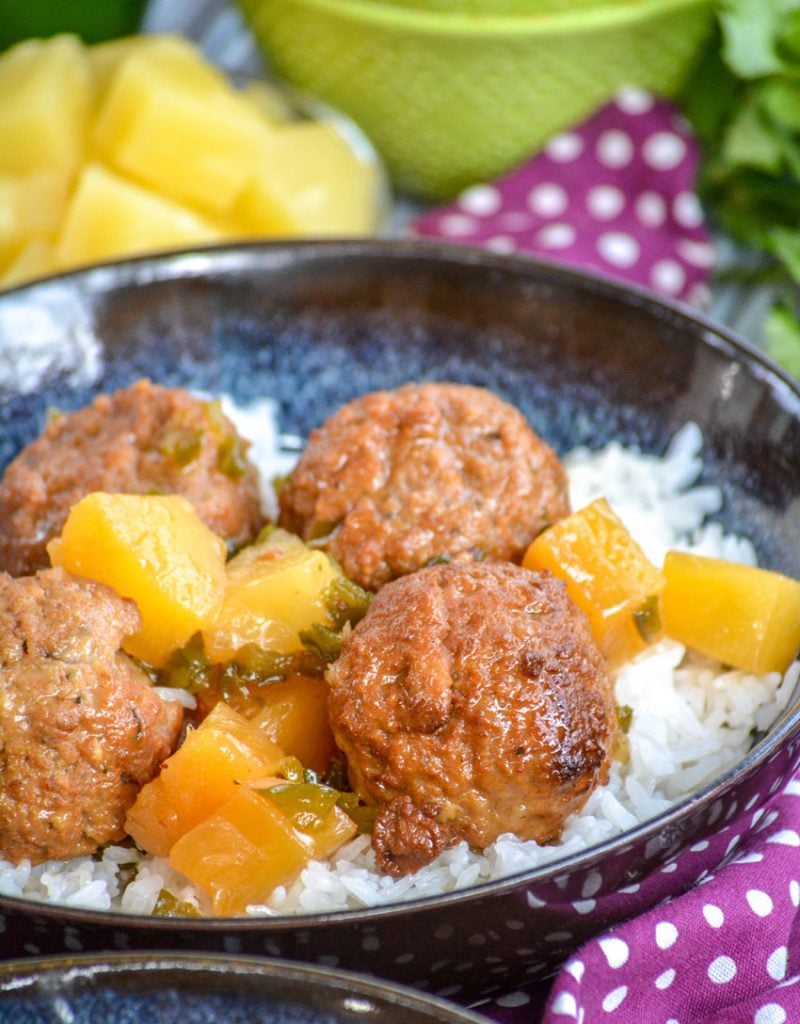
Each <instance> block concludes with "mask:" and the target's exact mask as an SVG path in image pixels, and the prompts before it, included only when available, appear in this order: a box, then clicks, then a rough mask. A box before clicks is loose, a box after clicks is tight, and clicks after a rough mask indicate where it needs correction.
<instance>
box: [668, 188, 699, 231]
mask: <svg viewBox="0 0 800 1024" xmlns="http://www.w3.org/2000/svg"><path fill="white" fill-rule="evenodd" d="M672 216H673V217H674V218H675V220H676V221H677V222H678V223H679V224H680V226H681V227H682V228H699V227H700V225H701V224H702V223H703V207H702V206H701V205H700V200H699V199H698V198H697V196H696V195H695V194H694V192H679V193H678V194H677V195H676V196H675V198H674V199H673V201H672Z"/></svg>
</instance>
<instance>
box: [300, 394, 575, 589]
mask: <svg viewBox="0 0 800 1024" xmlns="http://www.w3.org/2000/svg"><path fill="white" fill-rule="evenodd" d="M280 509H281V523H282V525H283V526H285V527H287V528H288V529H289V530H293V531H294V532H295V533H299V534H300V535H301V536H302V537H304V538H305V539H306V540H309V539H312V538H320V537H324V535H326V534H328V533H329V534H330V535H329V536H328V537H327V539H323V540H321V543H322V544H324V546H325V548H326V550H327V551H328V552H329V553H330V554H331V555H333V556H334V558H336V559H337V560H338V561H339V562H340V563H341V564H342V567H343V568H344V571H345V573H346V574H347V575H348V576H349V577H350V578H351V579H353V580H355V581H356V582H357V583H359V584H360V585H361V586H362V587H366V588H367V589H369V590H377V589H378V587H380V586H381V585H382V584H384V583H386V582H387V581H388V580H390V579H394V578H395V577H396V576H402V575H403V574H404V573H407V572H412V571H413V570H414V569H419V568H420V567H422V566H423V565H426V564H428V563H430V562H431V561H433V560H434V559H436V558H440V557H444V556H449V557H450V558H457V559H466V558H473V557H478V558H490V559H498V560H502V559H507V560H511V561H519V560H520V559H521V557H522V555H523V554H524V552H525V548H526V547H527V546H528V544H530V542H531V541H532V540H533V538H534V537H535V536H536V535H537V534H538V533H540V532H541V531H542V530H543V529H544V528H545V527H546V526H549V525H551V524H552V523H554V522H556V521H557V520H559V519H561V518H563V516H565V515H566V514H567V513H568V512H569V502H568V498H567V479H566V474H565V472H564V469H563V467H562V465H561V463H560V462H559V460H558V458H557V457H556V455H555V454H554V452H553V451H551V449H550V448H549V447H548V446H547V445H546V444H545V443H544V441H542V440H541V438H539V437H538V436H537V435H536V434H535V433H534V432H533V431H532V430H531V428H530V427H529V426H528V424H527V422H526V420H525V418H524V417H523V416H522V414H521V413H520V412H519V410H517V409H515V408H514V407H513V406H511V405H509V404H508V403H506V402H504V401H502V400H501V399H500V398H498V397H497V396H496V395H494V394H492V393H491V392H489V391H486V390H484V389H482V388H474V387H468V386H466V385H460V384H407V385H405V386H404V387H401V388H399V389H398V390H397V391H377V392H374V393H372V394H369V395H364V396H363V397H361V398H357V399H355V400H354V401H352V402H350V403H348V404H347V405H345V406H343V407H342V408H341V409H339V411H338V412H336V413H335V414H334V415H333V416H332V417H331V418H330V419H329V420H328V421H327V422H326V423H324V424H323V426H322V427H320V428H319V429H317V430H315V431H314V432H313V433H312V434H311V438H310V439H309V443H308V446H307V448H306V450H305V453H304V454H303V456H302V458H301V459H300V462H299V463H298V465H297V467H296V468H295V470H294V472H293V473H292V474H291V476H290V477H289V480H288V481H287V483H286V484H285V486H284V487H283V488H282V490H281V494H280Z"/></svg>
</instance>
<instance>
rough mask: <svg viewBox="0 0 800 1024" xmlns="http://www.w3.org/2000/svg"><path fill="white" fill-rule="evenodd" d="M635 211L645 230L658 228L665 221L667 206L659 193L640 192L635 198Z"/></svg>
mask: <svg viewBox="0 0 800 1024" xmlns="http://www.w3.org/2000/svg"><path fill="white" fill-rule="evenodd" d="M635 209H636V216H637V217H638V218H639V220H640V222H641V223H642V224H643V225H644V226H645V227H646V228H660V227H661V225H662V224H663V223H664V221H665V220H666V219H667V204H666V201H665V199H664V197H663V196H662V195H661V193H660V192H642V194H641V195H639V196H637V197H636V203H635Z"/></svg>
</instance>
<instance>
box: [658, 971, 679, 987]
mask: <svg viewBox="0 0 800 1024" xmlns="http://www.w3.org/2000/svg"><path fill="white" fill-rule="evenodd" d="M674 980H675V968H674V967H670V968H669V970H667V971H664V973H663V974H659V976H658V977H657V978H656V988H659V989H662V990H663V989H665V988H669V987H670V985H671V984H672V983H673V981H674Z"/></svg>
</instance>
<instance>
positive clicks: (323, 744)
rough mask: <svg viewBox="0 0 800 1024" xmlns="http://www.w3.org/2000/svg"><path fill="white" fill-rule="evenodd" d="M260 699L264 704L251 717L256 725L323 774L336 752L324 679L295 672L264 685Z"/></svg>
mask: <svg viewBox="0 0 800 1024" xmlns="http://www.w3.org/2000/svg"><path fill="white" fill-rule="evenodd" d="M258 701H259V704H260V705H261V708H260V710H259V711H258V712H257V713H256V715H255V716H254V717H253V718H252V720H251V721H252V723H253V725H256V726H258V728H259V729H260V730H261V731H262V732H263V733H264V734H265V735H266V736H269V738H270V739H271V740H272V741H273V742H275V743H277V744H278V746H279V747H281V748H282V749H283V750H285V751H286V753H287V754H293V755H294V756H295V757H296V758H298V760H300V761H301V762H302V763H303V764H304V765H305V766H306V767H307V768H311V769H312V771H315V772H317V774H319V775H322V774H324V772H325V771H326V770H327V768H328V765H329V764H330V761H331V758H332V757H333V755H334V754H335V753H336V741H335V740H334V738H333V732H332V731H331V726H330V721H329V719H328V684H327V683H326V682H325V680H324V679H320V678H316V677H314V676H301V675H294V676H291V677H290V678H289V679H287V680H285V682H279V683H269V684H268V685H266V686H263V687H261V688H260V689H259V691H258Z"/></svg>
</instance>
